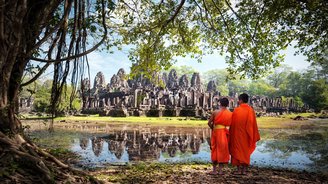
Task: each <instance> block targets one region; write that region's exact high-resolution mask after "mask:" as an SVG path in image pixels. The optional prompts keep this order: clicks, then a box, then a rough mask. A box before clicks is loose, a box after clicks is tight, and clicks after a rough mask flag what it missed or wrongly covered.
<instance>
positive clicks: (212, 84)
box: [206, 80, 217, 92]
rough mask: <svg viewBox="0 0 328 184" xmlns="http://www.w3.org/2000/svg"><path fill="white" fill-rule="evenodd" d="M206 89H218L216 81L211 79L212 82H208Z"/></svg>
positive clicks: (211, 90) (213, 90) (209, 90)
mask: <svg viewBox="0 0 328 184" xmlns="http://www.w3.org/2000/svg"><path fill="white" fill-rule="evenodd" d="M206 91H208V92H215V91H217V89H216V83H215V81H213V80H211V81H210V82H208V84H207V90H206Z"/></svg>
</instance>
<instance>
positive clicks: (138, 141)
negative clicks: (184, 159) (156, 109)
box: [79, 128, 210, 162]
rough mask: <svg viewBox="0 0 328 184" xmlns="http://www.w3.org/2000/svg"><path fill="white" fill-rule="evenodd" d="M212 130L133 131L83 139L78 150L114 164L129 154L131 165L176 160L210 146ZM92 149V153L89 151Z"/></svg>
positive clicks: (144, 129) (143, 129) (146, 129)
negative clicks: (160, 160)
mask: <svg viewBox="0 0 328 184" xmlns="http://www.w3.org/2000/svg"><path fill="white" fill-rule="evenodd" d="M209 137H210V130H209V129H207V128H199V129H191V130H189V131H183V132H181V129H180V132H179V131H171V132H166V131H165V129H157V130H151V129H150V128H142V129H138V130H130V131H125V130H121V131H115V132H113V133H111V134H109V135H106V136H94V137H91V138H80V140H79V146H80V149H82V150H85V151H87V150H89V152H86V153H85V154H89V156H90V154H92V153H91V150H92V152H93V154H94V156H95V157H100V155H101V154H102V152H108V153H105V154H103V156H104V155H107V156H109V155H111V156H113V155H115V158H112V159H111V160H112V161H114V162H115V161H119V160H122V156H123V155H124V153H125V152H126V153H127V156H128V161H153V160H159V159H160V156H161V154H162V155H166V156H167V155H168V156H167V157H168V158H170V157H171V158H174V157H176V156H177V154H179V155H184V154H188V153H189V154H190V153H191V154H193V155H194V154H198V153H199V151H200V147H201V145H202V144H203V145H204V146H208V142H209ZM88 148H89V149H88ZM109 160H110V159H109Z"/></svg>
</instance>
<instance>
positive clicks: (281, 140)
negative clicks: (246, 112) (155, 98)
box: [71, 126, 328, 172]
mask: <svg viewBox="0 0 328 184" xmlns="http://www.w3.org/2000/svg"><path fill="white" fill-rule="evenodd" d="M268 134H269V135H271V136H269V138H268V136H267V135H268ZM324 134H325V133H318V132H315V133H313V132H312V133H311V132H310V133H309V132H308V131H307V132H306V133H304V132H293V131H292V130H261V135H266V136H265V137H266V138H264V140H261V141H259V142H258V144H257V148H256V150H255V151H254V153H253V154H252V157H251V164H252V165H255V166H260V167H273V168H288V169H295V170H306V171H314V172H318V171H320V172H327V171H328V168H327V165H328V164H327V163H328V145H327V138H326V137H325V136H323V135H324ZM210 136H211V131H210V130H209V129H208V128H175V127H154V126H152V127H147V126H122V127H117V126H116V127H115V129H114V128H113V129H112V128H111V127H106V132H101V133H95V134H92V135H90V134H88V135H84V136H79V137H75V138H74V139H73V140H72V145H71V150H72V151H74V152H76V153H77V154H78V155H80V158H81V159H80V162H79V163H78V164H79V165H80V166H86V167H102V166H104V165H107V164H114V165H115V164H126V163H129V162H130V163H131V162H132V163H133V162H140V161H145V162H173V163H176V162H204V163H209V162H210V147H209V140H210Z"/></svg>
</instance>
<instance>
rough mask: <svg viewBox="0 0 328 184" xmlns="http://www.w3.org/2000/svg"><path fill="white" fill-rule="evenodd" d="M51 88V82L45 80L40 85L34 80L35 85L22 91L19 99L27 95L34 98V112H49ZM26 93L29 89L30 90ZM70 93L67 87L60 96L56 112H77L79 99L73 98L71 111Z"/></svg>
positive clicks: (79, 104)
mask: <svg viewBox="0 0 328 184" xmlns="http://www.w3.org/2000/svg"><path fill="white" fill-rule="evenodd" d="M51 86H52V80H46V81H44V82H43V84H42V85H41V81H39V80H36V82H35V83H31V84H30V85H27V86H26V87H25V88H23V89H22V92H21V93H20V96H21V97H25V96H26V95H27V94H28V95H30V96H31V97H33V98H34V103H33V106H34V110H35V111H37V112H46V113H49V112H50V105H51V102H50V98H51ZM32 88H33V90H31V92H30V93H28V90H29V89H32ZM71 93H72V87H71V86H67V87H66V91H65V93H64V94H63V95H62V98H61V101H60V105H59V109H57V110H58V111H64V110H79V109H80V108H81V99H79V98H75V99H74V100H73V102H72V109H71V108H70V94H71Z"/></svg>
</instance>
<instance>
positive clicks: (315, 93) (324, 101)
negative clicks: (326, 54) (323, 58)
mask: <svg viewBox="0 0 328 184" xmlns="http://www.w3.org/2000/svg"><path fill="white" fill-rule="evenodd" d="M302 98H303V100H304V102H305V103H307V104H308V105H310V107H311V108H313V109H314V110H315V111H317V112H319V111H320V110H321V109H328V84H327V82H326V81H325V80H324V79H319V80H316V81H314V82H313V83H312V84H311V85H310V86H309V87H308V89H307V90H306V91H305V93H304V94H303V96H302Z"/></svg>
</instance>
